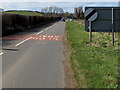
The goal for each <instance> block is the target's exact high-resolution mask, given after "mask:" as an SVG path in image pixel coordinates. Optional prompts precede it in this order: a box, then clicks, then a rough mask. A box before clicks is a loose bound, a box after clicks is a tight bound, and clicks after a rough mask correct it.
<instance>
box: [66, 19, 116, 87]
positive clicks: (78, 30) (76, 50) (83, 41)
mask: <svg viewBox="0 0 120 90" xmlns="http://www.w3.org/2000/svg"><path fill="white" fill-rule="evenodd" d="M66 29H67V30H66V32H67V39H68V42H69V45H70V52H71V56H70V57H71V63H72V68H73V71H74V77H75V79H76V82H77V84H78V85H77V87H78V88H117V87H118V83H117V78H118V40H117V37H116V39H115V46H112V45H111V35H110V34H108V33H93V41H92V42H89V33H88V32H85V31H84V25H82V24H79V22H76V21H74V22H70V21H68V22H67V23H66ZM116 36H117V35H116Z"/></svg>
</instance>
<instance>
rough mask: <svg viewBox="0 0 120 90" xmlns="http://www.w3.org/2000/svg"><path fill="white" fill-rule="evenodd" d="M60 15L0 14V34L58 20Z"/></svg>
mask: <svg viewBox="0 0 120 90" xmlns="http://www.w3.org/2000/svg"><path fill="white" fill-rule="evenodd" d="M60 19H61V17H44V16H28V15H18V14H8V13H3V14H2V35H3V36H5V35H8V34H12V33H16V32H20V31H23V30H25V29H30V28H33V27H37V26H40V25H43V24H48V23H51V22H55V21H58V20H60Z"/></svg>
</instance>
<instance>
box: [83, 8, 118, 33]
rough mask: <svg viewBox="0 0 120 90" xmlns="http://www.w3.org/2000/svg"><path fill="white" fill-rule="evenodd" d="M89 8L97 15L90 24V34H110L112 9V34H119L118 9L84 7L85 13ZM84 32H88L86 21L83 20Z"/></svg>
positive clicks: (87, 22)
mask: <svg viewBox="0 0 120 90" xmlns="http://www.w3.org/2000/svg"><path fill="white" fill-rule="evenodd" d="M89 8H93V9H95V10H96V12H97V13H98V16H97V18H96V20H95V21H93V22H92V26H91V29H92V32H112V8H113V11H114V12H113V18H114V20H113V23H114V24H113V25H114V32H120V7H86V8H85V11H87V10H88V9H89ZM85 31H87V32H89V21H88V20H85Z"/></svg>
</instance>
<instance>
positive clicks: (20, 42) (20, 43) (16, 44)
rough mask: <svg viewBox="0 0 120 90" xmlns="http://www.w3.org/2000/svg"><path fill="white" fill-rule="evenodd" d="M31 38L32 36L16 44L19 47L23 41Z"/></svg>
mask: <svg viewBox="0 0 120 90" xmlns="http://www.w3.org/2000/svg"><path fill="white" fill-rule="evenodd" d="M30 38H31V37H29V38H27V39H25V40H23V41H22V42H20V43H18V44H16V45H15V46H16V47H17V46H19V45H21V44H22V43H24V42H26V41H28V40H29V39H30Z"/></svg>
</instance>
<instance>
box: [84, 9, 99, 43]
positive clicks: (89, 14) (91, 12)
mask: <svg viewBox="0 0 120 90" xmlns="http://www.w3.org/2000/svg"><path fill="white" fill-rule="evenodd" d="M97 16H98V13H97V12H96V10H95V9H93V8H89V9H88V10H86V12H85V18H86V20H88V21H89V27H88V28H89V40H90V42H91V41H92V28H91V26H92V21H94V20H95V19H96V18H97Z"/></svg>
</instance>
